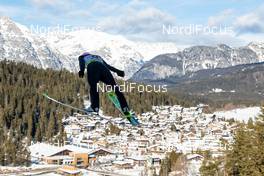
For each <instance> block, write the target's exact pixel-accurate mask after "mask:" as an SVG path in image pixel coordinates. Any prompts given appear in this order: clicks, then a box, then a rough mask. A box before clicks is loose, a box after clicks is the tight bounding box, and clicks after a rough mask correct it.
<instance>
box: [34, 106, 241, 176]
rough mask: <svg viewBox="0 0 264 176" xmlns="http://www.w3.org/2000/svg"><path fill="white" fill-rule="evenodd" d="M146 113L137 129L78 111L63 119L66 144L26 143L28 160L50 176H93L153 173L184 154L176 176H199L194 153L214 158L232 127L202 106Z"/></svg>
mask: <svg viewBox="0 0 264 176" xmlns="http://www.w3.org/2000/svg"><path fill="white" fill-rule="evenodd" d="M152 109H153V110H152V111H151V112H147V113H144V114H141V116H139V119H140V123H141V126H140V127H133V126H131V125H130V124H129V122H128V121H127V120H125V119H123V118H121V117H118V118H113V117H107V116H104V118H103V119H102V118H100V116H94V117H91V116H87V115H81V114H78V113H75V114H74V115H73V116H68V117H65V118H64V119H63V123H64V128H65V132H66V134H67V141H65V142H64V143H63V144H59V143H57V144H56V145H54V144H53V145H51V144H47V143H36V144H32V145H31V146H30V147H29V149H30V152H31V162H32V163H34V164H37V165H41V164H44V165H57V166H58V169H57V172H56V173H57V174H64V175H65V174H66V175H82V174H84V171H90V172H89V173H93V174H94V175H159V170H160V167H161V162H162V160H163V159H164V158H165V157H166V154H167V153H168V152H171V151H175V152H177V153H183V154H184V155H185V156H186V157H185V158H186V162H185V163H184V164H185V167H184V170H182V171H181V172H180V173H178V174H179V175H199V168H200V166H201V164H202V161H203V159H204V157H203V155H202V154H200V153H199V151H210V153H211V155H212V156H219V155H222V154H223V151H224V150H225V149H226V147H227V146H226V145H227V144H228V143H232V140H233V137H232V133H233V130H234V129H235V128H236V123H231V121H230V120H225V118H223V117H221V116H216V115H214V114H205V113H203V105H199V106H197V107H190V108H184V107H181V106H179V105H175V106H153V108H152ZM108 118H109V120H107V119H108ZM110 128H112V130H113V129H114V130H113V131H114V132H115V134H113V133H111V131H110ZM84 175H85V174H84ZM88 175H91V174H88ZM176 175H177V173H176Z"/></svg>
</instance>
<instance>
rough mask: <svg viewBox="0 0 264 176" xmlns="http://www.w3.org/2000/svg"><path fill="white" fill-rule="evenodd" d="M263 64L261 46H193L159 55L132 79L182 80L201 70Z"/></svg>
mask: <svg viewBox="0 0 264 176" xmlns="http://www.w3.org/2000/svg"><path fill="white" fill-rule="evenodd" d="M263 61H264V44H261V43H258V44H257V43H250V44H249V45H247V46H245V47H239V48H231V47H230V46H227V45H225V44H220V45H218V46H215V47H214V46H193V47H189V48H186V49H184V50H183V51H179V52H177V53H170V54H161V55H158V56H156V57H154V58H153V59H151V60H150V61H148V62H146V63H145V64H144V65H143V66H142V67H141V68H140V69H139V70H138V71H137V72H136V73H135V74H134V75H133V77H132V80H136V81H141V82H144V81H145V82H146V81H155V80H160V79H166V78H169V77H177V76H178V77H181V76H184V75H186V74H188V73H192V72H196V71H199V70H204V69H216V68H227V67H230V66H235V65H241V64H250V63H258V62H263Z"/></svg>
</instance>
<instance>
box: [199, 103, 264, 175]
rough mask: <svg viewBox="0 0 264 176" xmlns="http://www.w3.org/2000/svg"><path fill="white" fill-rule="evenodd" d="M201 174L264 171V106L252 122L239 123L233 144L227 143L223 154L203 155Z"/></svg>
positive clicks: (238, 173) (239, 173)
mask: <svg viewBox="0 0 264 176" xmlns="http://www.w3.org/2000/svg"><path fill="white" fill-rule="evenodd" d="M200 172H201V175H203V176H215V175H218V176H225V175H228V176H229V175H234V176H238V175H254V176H262V175H263V173H264V107H263V108H262V113H261V115H259V117H258V118H257V119H256V121H255V122H253V120H252V119H249V121H248V123H247V124H244V123H243V124H239V127H238V128H237V129H236V131H235V136H234V142H233V144H229V145H228V149H227V150H226V151H225V154H224V156H221V157H218V158H213V157H212V156H211V155H210V154H208V155H206V156H205V160H204V161H203V164H202V167H201V168H200Z"/></svg>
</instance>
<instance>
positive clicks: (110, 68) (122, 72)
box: [103, 60, 125, 77]
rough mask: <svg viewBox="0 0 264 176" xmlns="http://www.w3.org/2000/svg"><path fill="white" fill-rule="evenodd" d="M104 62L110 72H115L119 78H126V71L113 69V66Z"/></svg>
mask: <svg viewBox="0 0 264 176" xmlns="http://www.w3.org/2000/svg"><path fill="white" fill-rule="evenodd" d="M103 62H104V64H105V66H106V67H107V68H108V69H109V70H111V71H113V72H115V73H116V74H117V75H118V76H121V77H124V76H125V72H124V71H122V70H119V69H117V68H115V67H112V66H111V65H108V64H107V63H106V62H105V61H104V60H103Z"/></svg>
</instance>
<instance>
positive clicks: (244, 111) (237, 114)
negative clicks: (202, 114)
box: [214, 107, 261, 122]
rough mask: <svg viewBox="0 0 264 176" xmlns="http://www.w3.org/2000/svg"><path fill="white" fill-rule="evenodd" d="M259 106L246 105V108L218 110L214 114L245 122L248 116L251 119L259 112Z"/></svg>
mask: <svg viewBox="0 0 264 176" xmlns="http://www.w3.org/2000/svg"><path fill="white" fill-rule="evenodd" d="M260 112H261V108H260V107H248V108H239V109H233V110H230V111H218V112H215V113H214V114H215V115H217V116H220V117H224V118H225V119H231V118H234V119H235V120H238V121H241V122H242V121H245V122H247V121H248V119H249V118H252V119H253V120H254V119H255V118H256V117H257V116H258V115H259V114H260Z"/></svg>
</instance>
